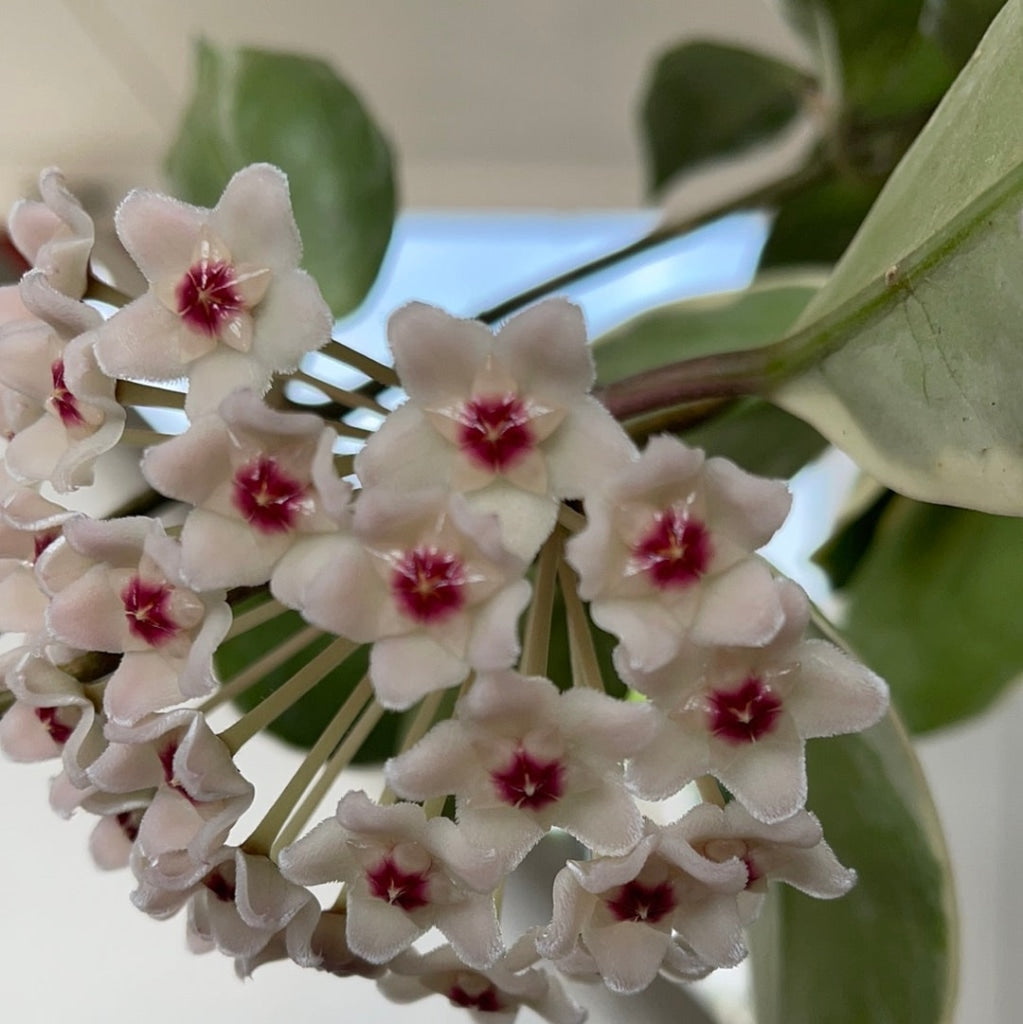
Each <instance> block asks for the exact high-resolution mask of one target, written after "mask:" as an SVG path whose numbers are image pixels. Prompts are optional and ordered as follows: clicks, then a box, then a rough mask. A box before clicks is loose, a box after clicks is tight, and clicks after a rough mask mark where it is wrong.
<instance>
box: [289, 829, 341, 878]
mask: <svg viewBox="0 0 1023 1024" xmlns="http://www.w3.org/2000/svg"><path fill="white" fill-rule="evenodd" d="M346 838H347V832H346V830H345V829H344V828H343V827H342V826H341V825H340V824H338V822H337V820H336V819H335V818H327V819H326V820H324V821H321V822H320V823H319V824H318V825H317V826H316V827H315V828H313V829H312V830H311V831H310V832H309V833H308V834H306V835H304V836H303V837H302V838H301V839H299V840H297V841H296V842H294V843H292V844H291V845H290V846H286V847H285V848H284V849H283V850H281V852H280V855H279V857H278V865H279V867H280V869H281V873H282V874H283V875H284V877H285V878H287V879H288V880H289V881H292V882H295V883H297V884H298V885H318V884H320V883H321V882H338V881H340V880H341V879H342V878H344V877H345V875H346V873H347V872H348V870H349V867H350V864H351V861H350V859H349V858H347V857H345V856H344V849H345V840H346Z"/></svg>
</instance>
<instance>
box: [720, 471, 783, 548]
mask: <svg viewBox="0 0 1023 1024" xmlns="http://www.w3.org/2000/svg"><path fill="white" fill-rule="evenodd" d="M704 480H705V482H706V487H707V506H708V509H709V512H710V514H711V515H712V516H713V518H714V522H715V526H716V527H717V528H718V529H720V530H721V532H723V533H725V534H727V535H728V536H729V537H730V538H731V539H732V540H733V541H734V542H735V543H736V544H737V545H739V546H740V547H741V548H742V549H743V550H744V551H755V550H756V549H757V548H759V547H763V545H764V544H766V543H767V542H768V541H769V540H770V539H771V537H773V536H774V532H775V531H776V530H777V529H778V527H779V526H781V524H782V523H783V522H784V521H785V517H786V516H787V515H788V514H789V509H790V508H791V506H792V495H791V494H790V493H789V489H788V487H787V486H786V485H785V483H784V481H782V480H765V479H764V478H762V477H758V476H753V474H751V473H747V472H746V471H745V470H742V469H740V468H739V467H738V466H736V465H735V463H734V462H729V461H728V460H727V459H721V458H714V459H708V460H707V464H706V467H705V470H704Z"/></svg>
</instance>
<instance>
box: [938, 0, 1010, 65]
mask: <svg viewBox="0 0 1023 1024" xmlns="http://www.w3.org/2000/svg"><path fill="white" fill-rule="evenodd" d="M1004 4H1005V0H930V2H929V3H928V4H927V19H926V22H925V29H924V30H925V31H926V32H927V34H928V35H929V36H931V37H932V38H933V39H935V40H937V42H938V43H939V44H940V45H941V47H942V48H943V49H944V50H945V51H946V52H947V53H948V54H949V55H950V56H951V57H952V59H953V60H955V62H956V63H957V64H964V63H966V60H967V58H968V57H969V56H970V54H971V53H973V50H974V47H976V45H977V43H979V42H980V39H981V36H983V35H984V32H985V30H986V29H987V27H988V25H990V24H991V21H992V20H993V18H994V17H995V15H996V14H997V13H998V12H999V11H1000V10H1001V9H1002V6H1003V5H1004Z"/></svg>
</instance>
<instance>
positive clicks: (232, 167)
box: [165, 42, 395, 316]
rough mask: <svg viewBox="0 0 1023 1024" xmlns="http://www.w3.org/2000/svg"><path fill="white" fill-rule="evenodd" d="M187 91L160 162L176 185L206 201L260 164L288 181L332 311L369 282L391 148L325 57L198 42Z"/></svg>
mask: <svg viewBox="0 0 1023 1024" xmlns="http://www.w3.org/2000/svg"><path fill="white" fill-rule="evenodd" d="M196 57H197V76H196V85H195V93H194V95H193V97H192V100H191V103H190V104H189V106H188V108H187V110H186V111H185V115H184V118H183V120H182V123H181V127H180V130H179V132H178V136H177V138H176V140H175V141H174V143H173V145H172V146H171V149H170V151H169V152H168V154H167V157H166V161H165V170H166V172H167V176H168V178H169V179H170V184H171V187H172V188H173V189H174V191H175V192H176V193H177V194H178V195H179V196H181V198H183V199H186V200H187V201H189V202H192V203H196V204H199V205H201V206H212V205H214V204H215V203H216V202H217V200H218V199H219V198H220V193H221V192H222V191H223V188H224V186H225V185H226V184H227V182H228V180H229V179H230V177H231V175H232V174H233V173H234V172H235V171H238V170H240V169H241V168H242V167H245V166H246V165H248V164H251V163H255V162H258V161H267V162H269V163H272V164H276V165H277V166H278V167H280V168H282V169H283V170H284V171H285V172H286V173H287V175H288V179H289V182H290V185H291V201H292V204H293V208H294V211H295V219H296V221H297V222H298V227H299V230H300V231H301V233H302V241H303V244H304V247H305V260H304V266H305V268H306V269H307V270H308V271H309V272H310V273H311V274H312V275H313V276H314V277H315V278H316V280H317V283H318V284H319V286H320V290H321V291H322V292H323V296H324V298H325V299H326V300H327V303H328V305H329V306H330V308H331V310H332V311H333V313H334V315H335V316H342V315H344V314H345V313H348V312H350V311H351V310H353V309H355V308H356V307H357V306H358V305H359V304H360V303H361V302H362V300H363V298H365V296H366V293H367V292H368V291H369V289H370V286H371V285H372V284H373V282H374V281H375V280H376V277H377V273H378V271H379V269H380V264H381V262H382V260H383V257H384V253H385V251H386V249H387V245H388V241H389V240H390V237H391V229H392V227H393V224H394V215H395V183H394V168H393V165H392V157H391V151H390V148H389V146H388V144H387V142H386V140H385V139H384V137H383V135H381V133H380V131H379V129H378V128H377V126H376V125H375V123H374V122H373V120H372V118H371V117H370V115H369V113H368V112H367V111H366V109H365V107H364V106H363V105H362V103H361V102H360V100H359V98H358V97H357V96H356V95H355V93H353V92H352V90H351V89H350V88H349V87H348V86H347V85H346V84H345V83H344V82H343V81H342V80H341V79H340V78H339V77H338V76H337V75H336V74H335V73H334V71H333V70H332V69H331V68H330V66H329V65H328V64H326V63H325V62H324V61H321V60H314V59H312V58H309V57H300V56H296V55H291V54H284V53H272V52H269V51H265V50H256V49H249V48H241V49H224V50H220V49H216V48H214V47H213V46H212V45H211V44H209V43H207V42H199V43H198V44H197V46H196Z"/></svg>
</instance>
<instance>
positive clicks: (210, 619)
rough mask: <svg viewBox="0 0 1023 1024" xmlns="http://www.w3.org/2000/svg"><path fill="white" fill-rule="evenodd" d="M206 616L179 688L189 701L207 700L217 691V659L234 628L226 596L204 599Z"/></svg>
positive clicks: (206, 597) (181, 675) (182, 673)
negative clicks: (198, 698)
mask: <svg viewBox="0 0 1023 1024" xmlns="http://www.w3.org/2000/svg"><path fill="white" fill-rule="evenodd" d="M203 603H204V604H205V606H206V614H205V617H204V619H203V623H202V626H201V628H200V629H199V633H198V635H197V636H196V637H195V639H194V640H193V642H192V646H191V648H190V649H189V652H188V655H187V657H186V659H185V663H184V665H183V666H181V668H180V679H179V685H180V687H181V692H182V694H183V695H184V696H185V697H205V696H206V695H207V694H209V693H212V691H213V690H214V689H215V687H216V683H217V678H216V675H215V673H214V670H213V655H214V652H215V651H216V650H217V648H218V647H219V646H220V644H221V642H222V641H223V639H224V638H225V637H226V636H227V633H228V630H229V629H230V628H231V623H232V621H233V615H232V613H231V609H230V607H229V606H228V604H227V602H226V601H224V600H222V595H220V594H215V595H212V597H211V595H208V594H206V595H203Z"/></svg>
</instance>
